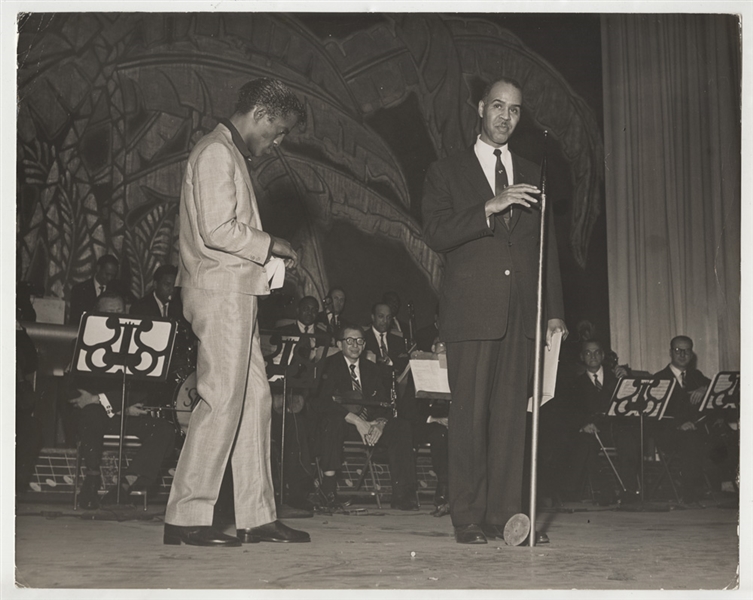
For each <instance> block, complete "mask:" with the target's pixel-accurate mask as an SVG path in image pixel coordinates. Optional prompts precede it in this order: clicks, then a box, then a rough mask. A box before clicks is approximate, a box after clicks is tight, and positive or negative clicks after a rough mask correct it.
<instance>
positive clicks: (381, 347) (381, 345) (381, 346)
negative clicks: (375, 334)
mask: <svg viewBox="0 0 753 600" xmlns="http://www.w3.org/2000/svg"><path fill="white" fill-rule="evenodd" d="M381 338H382V341H381V342H379V351H380V352H381V353H382V358H387V346H385V344H384V334H383V333H382V334H381Z"/></svg>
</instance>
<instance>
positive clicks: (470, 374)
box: [422, 79, 567, 544]
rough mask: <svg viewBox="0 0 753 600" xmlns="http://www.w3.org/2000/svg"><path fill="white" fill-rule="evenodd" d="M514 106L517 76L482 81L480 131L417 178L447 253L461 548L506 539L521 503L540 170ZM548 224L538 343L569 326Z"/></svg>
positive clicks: (454, 489)
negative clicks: (528, 154)
mask: <svg viewBox="0 0 753 600" xmlns="http://www.w3.org/2000/svg"><path fill="white" fill-rule="evenodd" d="M522 103H523V93H522V88H521V87H520V85H519V84H518V83H516V82H514V81H512V80H509V79H500V80H498V81H495V82H493V83H492V84H491V85H489V86H488V87H487V89H486V90H485V91H484V93H483V96H482V99H481V101H480V102H479V103H478V115H479V117H480V118H481V135H480V136H479V137H478V138H477V140H476V142H475V144H474V145H473V146H471V147H470V148H468V149H467V150H465V151H464V152H462V153H460V154H457V155H455V156H450V157H447V158H444V159H442V160H439V161H437V162H435V163H434V164H432V165H431V166H430V167H429V170H428V172H427V175H426V183H425V185H424V195H423V204H422V212H423V223H424V240H425V241H426V243H427V244H428V246H429V247H430V248H431V249H432V250H434V251H435V252H440V253H442V254H443V255H444V257H445V259H446V263H445V273H444V281H443V284H442V290H441V292H440V312H439V334H440V337H441V339H442V341H443V342H445V344H446V347H447V367H448V376H449V381H450V389H451V391H452V405H451V407H450V428H449V452H450V481H449V485H450V490H449V492H450V508H451V515H452V522H453V525H454V526H455V538H456V540H457V542H458V543H461V544H484V543H486V541H487V538H488V537H493V538H496V537H503V534H504V528H505V525H506V524H507V522H508V520H509V519H510V518H511V517H513V516H514V515H516V514H518V513H520V511H521V508H522V487H523V461H524V445H525V424H526V405H527V398H528V383H529V380H530V377H531V374H532V365H533V355H534V344H533V339H534V337H535V331H536V289H537V274H538V245H539V244H538V240H539V223H540V213H539V212H538V211H537V210H535V208H536V206H537V205H538V198H537V194H539V189H538V188H537V187H536V184H537V183H538V182H539V180H540V177H541V170H540V168H539V166H538V165H536V164H534V163H531V162H528V161H526V160H524V159H522V158H520V157H519V156H517V155H515V154H512V153H511V152H510V151H509V149H508V147H507V142H508V139H509V138H510V136H511V135H512V133H513V131H514V130H515V127H516V126H517V124H518V122H519V120H520V114H521V108H522V107H521V105H522ZM552 225H553V223H550V224H549V244H548V261H547V265H546V275H545V276H546V290H547V298H546V311H545V312H546V317H545V318H546V319H547V336H546V338H547V342H549V341H550V340H551V336H552V335H553V334H554V332H556V331H562V332H564V333H565V334H566V333H567V328H566V326H565V323H564V321H563V320H562V318H563V305H562V284H561V281H560V272H559V259H558V256H557V244H556V241H555V238H554V230H553V226H552ZM520 541H522V540H520ZM520 541H517V540H516V541H515V542H512V543H516V542H517V543H520ZM539 541H544V540H543V537H542V539H541V540H539Z"/></svg>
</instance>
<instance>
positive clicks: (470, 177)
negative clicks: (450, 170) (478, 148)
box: [456, 146, 494, 203]
mask: <svg viewBox="0 0 753 600" xmlns="http://www.w3.org/2000/svg"><path fill="white" fill-rule="evenodd" d="M456 164H457V165H458V168H459V170H460V173H461V174H462V176H463V177H464V178H465V179H466V180H467V181H468V182H469V183H470V185H471V187H472V188H473V190H474V192H475V194H476V196H477V197H478V200H477V201H478V202H481V201H484V202H485V201H486V200H490V199H492V198H494V190H492V189H491V188H490V187H489V181H488V180H487V179H486V175H484V170H483V169H482V168H481V163H479V162H478V158H476V153H475V151H474V150H473V146H471V147H470V148H468V150H466V151H465V152H463V153H462V154H460V156H459V160H458V161H457V163H456ZM477 201H476V200H474V203H476V202H477Z"/></svg>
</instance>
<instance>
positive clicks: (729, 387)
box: [698, 371, 740, 420]
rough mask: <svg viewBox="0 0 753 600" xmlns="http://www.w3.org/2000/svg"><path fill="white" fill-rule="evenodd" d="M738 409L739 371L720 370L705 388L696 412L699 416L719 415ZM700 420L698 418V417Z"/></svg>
mask: <svg viewBox="0 0 753 600" xmlns="http://www.w3.org/2000/svg"><path fill="white" fill-rule="evenodd" d="M738 410H740V371H720V372H719V373H717V374H716V375H715V376H714V379H713V380H712V381H711V384H710V385H709V387H708V388H707V389H706V393H705V394H704V396H703V400H702V401H701V404H700V405H699V406H698V412H699V413H700V414H701V418H704V417H705V416H706V415H708V414H710V413H717V414H719V416H722V415H728V414H729V413H730V411H735V412H736V411H738ZM699 420H700V419H699Z"/></svg>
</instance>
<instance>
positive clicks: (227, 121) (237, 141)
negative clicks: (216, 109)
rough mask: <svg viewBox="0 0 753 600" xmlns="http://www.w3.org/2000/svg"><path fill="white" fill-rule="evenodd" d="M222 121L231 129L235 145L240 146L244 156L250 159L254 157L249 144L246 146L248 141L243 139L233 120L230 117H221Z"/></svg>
mask: <svg viewBox="0 0 753 600" xmlns="http://www.w3.org/2000/svg"><path fill="white" fill-rule="evenodd" d="M220 123H222V124H223V125H224V126H225V127H227V128H228V130H230V136H231V137H232V138H233V143H234V144H235V147H236V148H238V152H240V153H241V154H242V155H243V158H245V159H246V160H248V161H250V160H251V159H252V158H253V156H251V151H250V150H249V149H248V146H246V142H244V141H243V138H242V137H241V134H240V133H239V132H238V130H237V129H236V128H235V125H233V122H232V121H231V120H230V119H220Z"/></svg>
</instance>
